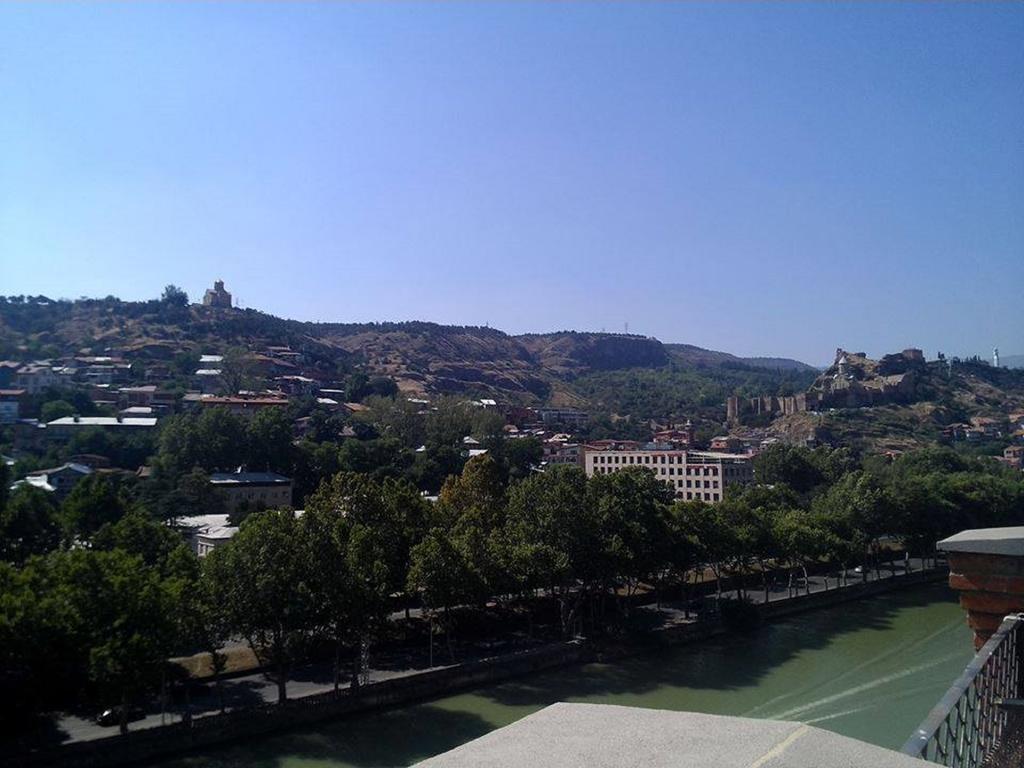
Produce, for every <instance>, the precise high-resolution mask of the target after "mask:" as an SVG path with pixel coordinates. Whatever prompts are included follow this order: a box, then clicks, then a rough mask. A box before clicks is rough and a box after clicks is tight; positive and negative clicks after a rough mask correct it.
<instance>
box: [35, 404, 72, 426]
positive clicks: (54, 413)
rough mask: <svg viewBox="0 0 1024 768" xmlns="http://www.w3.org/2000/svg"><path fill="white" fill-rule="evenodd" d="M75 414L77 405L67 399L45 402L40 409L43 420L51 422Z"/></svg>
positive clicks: (40, 416)
mask: <svg viewBox="0 0 1024 768" xmlns="http://www.w3.org/2000/svg"><path fill="white" fill-rule="evenodd" d="M74 414H75V406H73V405H72V404H71V403H69V402H68V401H67V400H50V401H49V402H47V403H43V406H42V408H41V409H40V411H39V418H40V419H41V420H42V421H45V422H51V421H54V420H56V419H63V418H65V417H67V416H73V415H74Z"/></svg>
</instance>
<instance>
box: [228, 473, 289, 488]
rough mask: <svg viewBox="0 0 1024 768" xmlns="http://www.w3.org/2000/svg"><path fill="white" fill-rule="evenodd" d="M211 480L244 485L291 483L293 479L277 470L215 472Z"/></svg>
mask: <svg viewBox="0 0 1024 768" xmlns="http://www.w3.org/2000/svg"><path fill="white" fill-rule="evenodd" d="M210 482H211V483H215V484H217V485H231V484H237V485H244V484H247V483H260V484H266V483H274V484H284V483H290V482H291V479H290V478H287V477H285V476H284V475H279V474H277V473H276V472H214V473H213V474H211V475H210Z"/></svg>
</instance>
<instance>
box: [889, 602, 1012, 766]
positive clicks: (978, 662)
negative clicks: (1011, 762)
mask: <svg viewBox="0 0 1024 768" xmlns="http://www.w3.org/2000/svg"><path fill="white" fill-rule="evenodd" d="M1022 655H1024V614H1013V615H1010V616H1007V617H1006V618H1005V619H1004V620H1003V623H1002V624H1000V626H999V629H997V630H996V632H995V634H993V635H992V637H990V638H989V639H988V641H987V642H986V643H985V645H983V646H982V647H981V650H980V651H978V653H977V655H975V657H974V658H973V659H972V660H971V663H970V664H968V665H967V668H966V669H965V670H964V671H963V673H962V674H961V675H960V677H959V678H957V681H956V682H955V683H953V686H952V687H951V688H950V689H949V690H948V691H947V692H946V694H945V695H944V696H943V697H942V699H941V700H940V701H939V703H938V704H936V705H935V707H934V708H933V709H932V711H931V712H930V713H929V715H928V717H927V718H925V720H924V722H923V723H921V725H920V726H919V727H918V729H917V730H916V731H915V732H914V735H913V736H911V737H910V738H909V739H908V740H907V743H906V744H904V745H903V750H902V751H903V752H904V753H905V754H908V755H912V756H913V757H920V758H922V759H924V760H930V761H932V762H934V763H939V764H940V765H946V766H950V768H976V767H977V766H981V765H982V762H983V761H985V760H986V758H988V761H987V762H986V763H985V764H986V765H991V764H993V763H992V758H993V754H994V753H995V751H996V749H997V748H998V745H999V743H1000V740H1001V739H1003V738H1004V736H1005V735H1006V734H1007V732H1008V728H1007V727H1008V725H1011V724H1012V725H1013V726H1016V725H1017V722H1016V718H1017V717H1018V712H1019V711H1020V708H1019V706H1018V705H1019V704H1020V703H1021V702H1020V699H1021V698H1022V693H1024V663H1022Z"/></svg>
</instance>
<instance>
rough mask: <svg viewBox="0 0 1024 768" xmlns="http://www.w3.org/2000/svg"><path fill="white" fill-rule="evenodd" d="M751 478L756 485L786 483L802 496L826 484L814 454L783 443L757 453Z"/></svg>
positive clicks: (808, 450) (807, 449) (799, 447)
mask: <svg viewBox="0 0 1024 768" xmlns="http://www.w3.org/2000/svg"><path fill="white" fill-rule="evenodd" d="M754 476H755V477H756V478H757V481H758V482H759V483H768V484H773V483H785V484H786V485H788V486H789V487H790V488H792V489H793V490H795V491H796V492H797V493H801V494H805V493H810V492H811V491H812V490H814V488H816V487H817V486H819V485H821V484H822V483H823V482H824V481H825V474H824V472H823V471H822V469H821V466H820V462H819V461H818V460H816V458H815V454H814V451H812V450H811V449H809V448H804V447H801V446H795V445H787V444H785V443H776V444H774V445H772V446H770V447H768V448H767V449H766V450H764V451H762V452H761V453H760V454H758V456H757V458H755V459H754Z"/></svg>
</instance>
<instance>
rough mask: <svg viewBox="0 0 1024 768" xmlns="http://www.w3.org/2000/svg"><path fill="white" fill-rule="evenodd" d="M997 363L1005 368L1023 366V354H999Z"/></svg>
mask: <svg viewBox="0 0 1024 768" xmlns="http://www.w3.org/2000/svg"><path fill="white" fill-rule="evenodd" d="M999 364H1000V365H1005V366H1006V367H1007V368H1024V355H1000V356H999Z"/></svg>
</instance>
